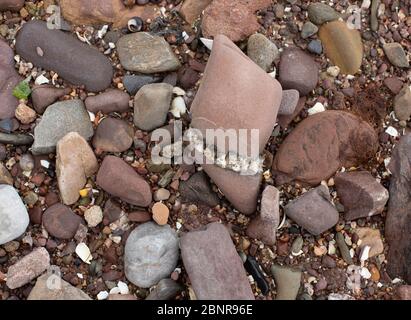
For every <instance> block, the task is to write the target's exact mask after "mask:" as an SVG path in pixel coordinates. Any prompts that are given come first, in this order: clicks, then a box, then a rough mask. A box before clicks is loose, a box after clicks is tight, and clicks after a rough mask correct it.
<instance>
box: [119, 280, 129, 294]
mask: <svg viewBox="0 0 411 320" xmlns="http://www.w3.org/2000/svg"><path fill="white" fill-rule="evenodd" d="M117 286H118V288H119V289H120V293H121V294H129V293H130V291H129V289H128V285H127V284H126V283H124V282H122V281H119V282H118V283H117Z"/></svg>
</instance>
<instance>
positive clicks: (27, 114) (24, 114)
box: [15, 103, 37, 124]
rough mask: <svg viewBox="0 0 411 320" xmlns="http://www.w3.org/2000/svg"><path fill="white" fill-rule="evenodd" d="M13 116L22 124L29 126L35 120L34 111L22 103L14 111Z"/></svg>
mask: <svg viewBox="0 0 411 320" xmlns="http://www.w3.org/2000/svg"><path fill="white" fill-rule="evenodd" d="M15 116H16V118H17V120H19V121H20V122H21V123H22V124H30V123H32V122H34V120H36V116H37V114H36V111H34V110H33V109H32V108H30V107H29V106H26V105H25V104H24V103H20V104H19V105H18V106H17V108H16V111H15Z"/></svg>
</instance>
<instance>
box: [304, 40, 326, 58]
mask: <svg viewBox="0 0 411 320" xmlns="http://www.w3.org/2000/svg"><path fill="white" fill-rule="evenodd" d="M307 49H308V51H310V52H311V53H314V54H318V55H320V54H321V53H322V52H323V46H322V44H321V41H320V40H311V41H310V42H309V43H308V46H307Z"/></svg>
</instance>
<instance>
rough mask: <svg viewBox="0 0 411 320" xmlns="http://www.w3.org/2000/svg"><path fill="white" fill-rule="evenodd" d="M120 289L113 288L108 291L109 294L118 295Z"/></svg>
mask: <svg viewBox="0 0 411 320" xmlns="http://www.w3.org/2000/svg"><path fill="white" fill-rule="evenodd" d="M120 293H121V291H120V288H119V287H114V288H112V289H111V290H110V294H120Z"/></svg>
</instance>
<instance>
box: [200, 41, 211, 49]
mask: <svg viewBox="0 0 411 320" xmlns="http://www.w3.org/2000/svg"><path fill="white" fill-rule="evenodd" d="M200 41H201V42H202V43H203V44H204V45H205V46H206V48H207V49H208V50H210V51H211V50H213V40H211V39H207V38H200Z"/></svg>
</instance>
